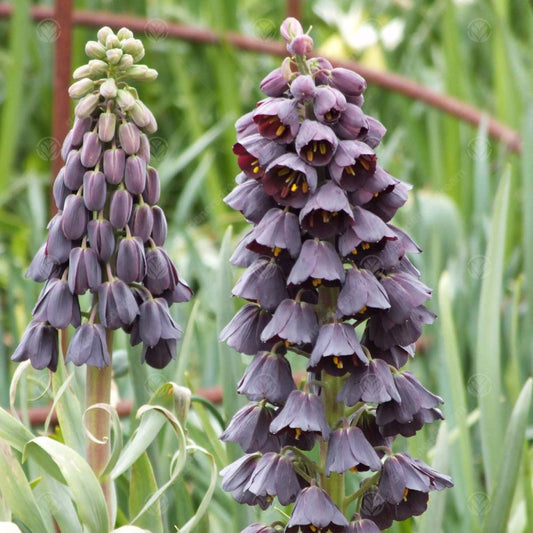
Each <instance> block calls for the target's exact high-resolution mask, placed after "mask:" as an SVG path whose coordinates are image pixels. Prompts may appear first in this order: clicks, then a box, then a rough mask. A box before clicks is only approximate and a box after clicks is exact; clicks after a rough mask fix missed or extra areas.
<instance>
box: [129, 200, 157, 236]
mask: <svg viewBox="0 0 533 533" xmlns="http://www.w3.org/2000/svg"><path fill="white" fill-rule="evenodd" d="M153 226H154V216H153V213H152V208H151V207H150V206H149V205H148V204H143V205H140V206H137V207H136V208H135V211H134V214H133V225H132V228H131V233H132V235H134V236H135V237H139V238H140V239H141V240H142V242H146V241H147V240H148V239H149V238H150V235H151V234H152V228H153Z"/></svg>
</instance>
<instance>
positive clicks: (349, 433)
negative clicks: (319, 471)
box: [325, 427, 381, 476]
mask: <svg viewBox="0 0 533 533" xmlns="http://www.w3.org/2000/svg"><path fill="white" fill-rule="evenodd" d="M360 464H362V465H364V466H365V467H367V468H369V469H370V470H374V471H377V470H380V469H381V461H380V460H379V457H378V456H377V454H376V452H375V451H374V448H373V447H372V445H371V444H370V443H369V442H368V441H367V440H366V438H365V435H364V433H363V432H362V431H361V430H360V429H359V428H358V427H348V428H341V429H337V430H336V431H333V432H332V433H331V435H330V437H329V442H328V454H327V457H326V466H325V472H326V475H328V476H329V475H330V473H331V472H338V473H339V474H342V473H344V472H346V471H347V470H350V469H357V468H358V466H359V465H360Z"/></svg>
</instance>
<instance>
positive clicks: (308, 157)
mask: <svg viewBox="0 0 533 533" xmlns="http://www.w3.org/2000/svg"><path fill="white" fill-rule="evenodd" d="M313 156H314V154H313V151H312V150H307V160H308V161H313Z"/></svg>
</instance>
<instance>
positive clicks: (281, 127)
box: [276, 124, 287, 137]
mask: <svg viewBox="0 0 533 533" xmlns="http://www.w3.org/2000/svg"><path fill="white" fill-rule="evenodd" d="M286 129H287V128H285V126H284V125H283V124H280V125H279V126H278V129H277V130H276V136H278V137H279V136H280V135H283V132H284V131H285V130H286Z"/></svg>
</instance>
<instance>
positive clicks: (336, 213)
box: [331, 211, 339, 217]
mask: <svg viewBox="0 0 533 533" xmlns="http://www.w3.org/2000/svg"><path fill="white" fill-rule="evenodd" d="M331 214H332V215H333V216H334V217H336V216H337V215H338V214H339V213H338V211H333V213H331Z"/></svg>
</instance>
